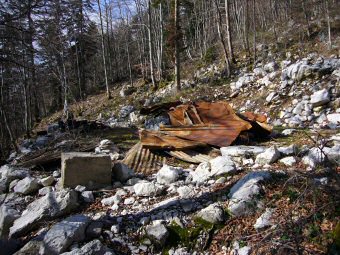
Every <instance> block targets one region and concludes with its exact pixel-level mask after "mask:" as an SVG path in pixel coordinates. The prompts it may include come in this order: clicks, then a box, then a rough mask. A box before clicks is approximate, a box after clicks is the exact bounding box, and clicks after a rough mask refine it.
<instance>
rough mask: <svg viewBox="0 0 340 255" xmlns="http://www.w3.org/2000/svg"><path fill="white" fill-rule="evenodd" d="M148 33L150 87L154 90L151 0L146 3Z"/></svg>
mask: <svg viewBox="0 0 340 255" xmlns="http://www.w3.org/2000/svg"><path fill="white" fill-rule="evenodd" d="M148 21H149V26H148V35H149V58H150V59H149V61H150V75H151V81H152V87H153V89H154V90H157V85H156V82H155V71H154V66H153V36H152V30H151V29H152V16H151V0H149V3H148Z"/></svg>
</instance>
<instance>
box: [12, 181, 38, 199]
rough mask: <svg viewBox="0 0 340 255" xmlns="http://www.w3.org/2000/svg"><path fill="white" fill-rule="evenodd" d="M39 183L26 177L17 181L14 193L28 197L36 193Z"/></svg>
mask: <svg viewBox="0 0 340 255" xmlns="http://www.w3.org/2000/svg"><path fill="white" fill-rule="evenodd" d="M38 189H39V183H38V181H37V179H35V178H32V177H26V178H24V179H22V180H21V181H19V182H18V183H17V185H15V187H14V189H13V190H14V192H16V193H21V194H24V195H28V194H31V193H34V192H36V191H38Z"/></svg>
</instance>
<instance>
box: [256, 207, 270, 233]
mask: <svg viewBox="0 0 340 255" xmlns="http://www.w3.org/2000/svg"><path fill="white" fill-rule="evenodd" d="M273 213H274V209H271V208H267V209H266V211H265V212H264V213H263V214H262V215H261V216H260V217H259V218H258V219H257V220H256V223H255V224H254V228H255V229H256V230H260V229H263V228H266V227H269V226H272V225H273V222H272V217H273Z"/></svg>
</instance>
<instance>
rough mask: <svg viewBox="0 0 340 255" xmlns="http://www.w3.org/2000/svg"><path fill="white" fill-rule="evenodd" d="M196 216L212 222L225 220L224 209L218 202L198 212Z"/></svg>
mask: <svg viewBox="0 0 340 255" xmlns="http://www.w3.org/2000/svg"><path fill="white" fill-rule="evenodd" d="M196 216H197V217H199V218H202V219H203V220H205V221H208V222H210V223H212V224H216V223H221V222H223V221H224V220H225V213H224V210H223V208H222V207H221V206H220V205H218V204H211V205H209V206H208V207H206V208H204V209H202V210H201V211H200V212H198V213H197V215H196Z"/></svg>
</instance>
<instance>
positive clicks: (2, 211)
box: [0, 205, 20, 239]
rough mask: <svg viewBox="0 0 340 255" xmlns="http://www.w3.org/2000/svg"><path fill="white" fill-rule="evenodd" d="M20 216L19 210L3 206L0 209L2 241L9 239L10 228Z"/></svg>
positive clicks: (0, 235) (0, 234) (0, 236)
mask: <svg viewBox="0 0 340 255" xmlns="http://www.w3.org/2000/svg"><path fill="white" fill-rule="evenodd" d="M19 216H20V214H19V212H18V211H17V210H15V209H13V208H11V207H8V206H7V205H2V206H1V207H0V239H1V238H7V236H8V233H9V228H10V227H11V226H12V224H13V222H14V221H15V220H16V219H17V218H19Z"/></svg>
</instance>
